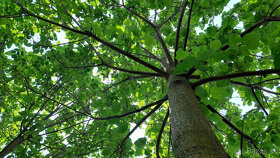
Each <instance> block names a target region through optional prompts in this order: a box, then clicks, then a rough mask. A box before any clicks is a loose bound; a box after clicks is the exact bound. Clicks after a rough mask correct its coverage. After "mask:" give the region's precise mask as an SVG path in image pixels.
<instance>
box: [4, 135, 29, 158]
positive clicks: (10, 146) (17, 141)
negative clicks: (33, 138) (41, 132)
mask: <svg viewBox="0 0 280 158" xmlns="http://www.w3.org/2000/svg"><path fill="white" fill-rule="evenodd" d="M23 142H24V137H23V135H22V134H19V135H18V136H17V137H16V138H15V139H14V140H13V141H12V142H10V144H8V145H7V146H6V147H5V148H4V149H3V150H2V151H1V152H0V158H2V157H5V156H7V155H8V154H10V153H11V152H12V151H13V150H14V149H15V148H16V147H17V146H18V145H19V144H21V143H23Z"/></svg>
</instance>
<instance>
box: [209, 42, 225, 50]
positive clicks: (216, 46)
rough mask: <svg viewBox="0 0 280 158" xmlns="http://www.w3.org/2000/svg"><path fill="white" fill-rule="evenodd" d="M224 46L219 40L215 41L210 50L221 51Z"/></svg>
mask: <svg viewBox="0 0 280 158" xmlns="http://www.w3.org/2000/svg"><path fill="white" fill-rule="evenodd" d="M221 46H222V43H221V42H220V41H219V40H213V41H211V42H210V48H212V49H214V50H218V49H220V48H221Z"/></svg>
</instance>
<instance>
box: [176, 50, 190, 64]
mask: <svg viewBox="0 0 280 158" xmlns="http://www.w3.org/2000/svg"><path fill="white" fill-rule="evenodd" d="M188 55H189V54H188V52H187V51H183V50H182V49H178V51H177V54H176V59H177V60H178V61H180V60H183V59H185V58H186V57H187V56H188Z"/></svg>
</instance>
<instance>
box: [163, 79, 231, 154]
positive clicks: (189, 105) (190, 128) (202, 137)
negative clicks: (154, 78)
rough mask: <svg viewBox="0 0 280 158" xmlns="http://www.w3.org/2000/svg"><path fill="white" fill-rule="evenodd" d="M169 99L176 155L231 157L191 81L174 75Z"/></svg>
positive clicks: (169, 87) (170, 82) (169, 85)
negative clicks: (202, 106) (205, 113)
mask: <svg viewBox="0 0 280 158" xmlns="http://www.w3.org/2000/svg"><path fill="white" fill-rule="evenodd" d="M168 99H169V105H170V106H169V108H170V121H171V130H172V141H173V146H172V148H173V151H174V154H175V157H176V158H186V157H191V158H212V157H213V158H226V157H228V156H227V154H226V152H225V150H224V149H223V147H222V145H221V144H220V142H219V141H218V139H217V137H216V135H215V134H214V132H213V131H212V129H211V127H210V125H209V123H208V121H207V119H206V117H205V115H204V113H203V111H202V109H201V108H200V105H199V102H198V100H197V98H196V97H195V95H194V91H193V90H192V88H191V86H190V84H189V82H188V80H187V79H185V78H184V77H180V76H175V75H173V74H171V75H170V76H169V78H168Z"/></svg>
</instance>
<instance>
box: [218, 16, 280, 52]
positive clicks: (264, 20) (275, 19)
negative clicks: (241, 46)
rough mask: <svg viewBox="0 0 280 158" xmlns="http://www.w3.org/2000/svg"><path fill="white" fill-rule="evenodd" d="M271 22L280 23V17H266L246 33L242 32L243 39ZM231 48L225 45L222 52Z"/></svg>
mask: <svg viewBox="0 0 280 158" xmlns="http://www.w3.org/2000/svg"><path fill="white" fill-rule="evenodd" d="M270 21H280V16H271V17H265V18H263V19H261V20H259V21H258V22H256V23H255V24H254V25H252V26H251V27H250V28H248V29H247V30H245V31H244V32H242V33H241V34H240V36H241V37H243V36H245V35H246V34H248V33H250V32H252V31H253V30H254V29H256V28H257V27H259V26H261V25H263V24H264V23H266V22H270ZM228 48H229V45H225V46H223V47H222V48H221V50H222V51H224V50H227V49H228Z"/></svg>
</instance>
